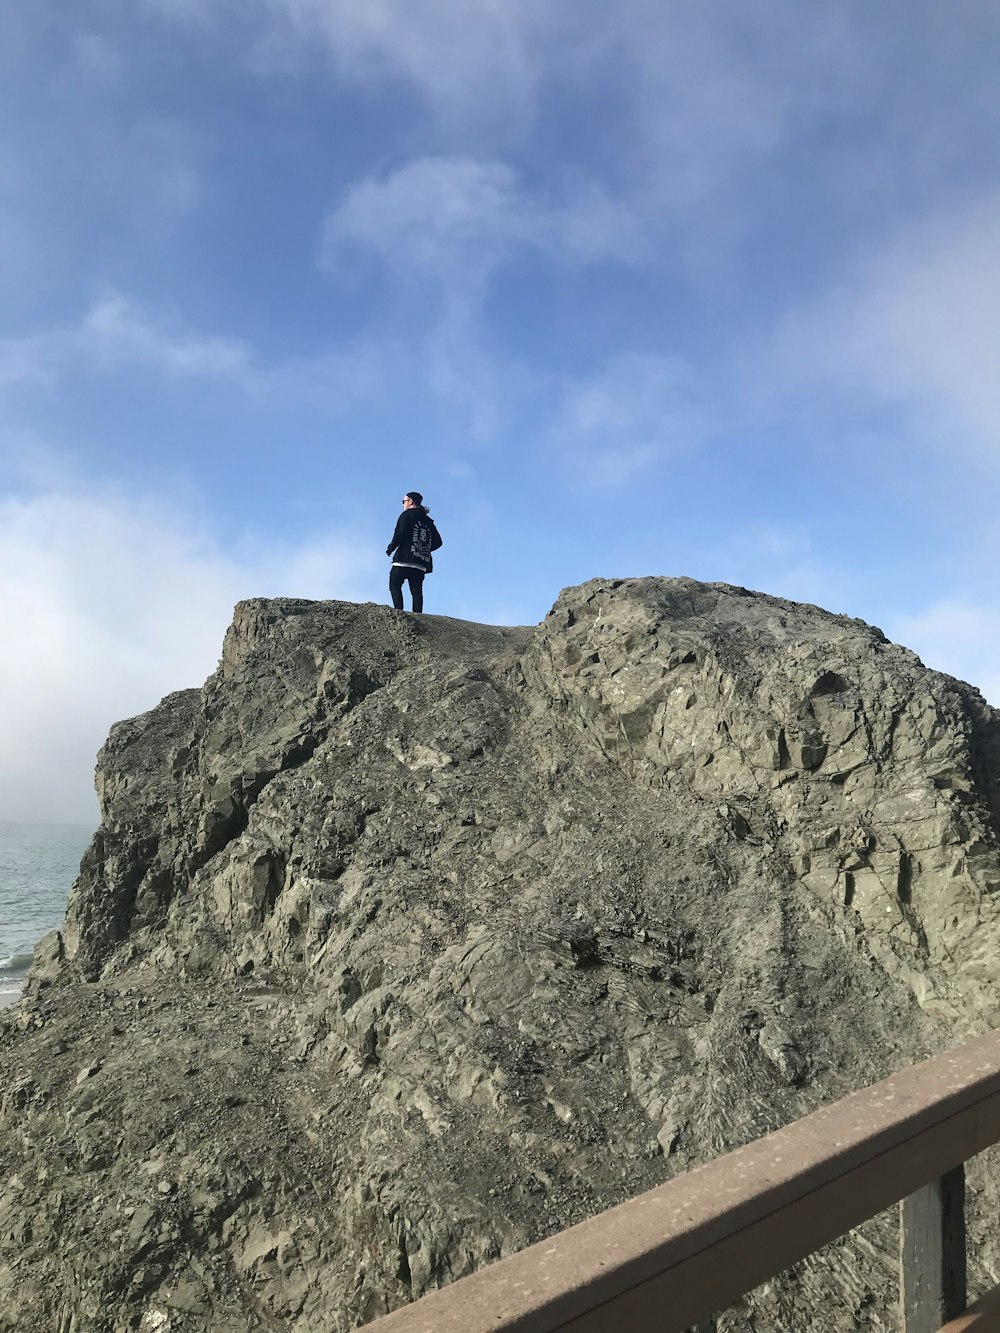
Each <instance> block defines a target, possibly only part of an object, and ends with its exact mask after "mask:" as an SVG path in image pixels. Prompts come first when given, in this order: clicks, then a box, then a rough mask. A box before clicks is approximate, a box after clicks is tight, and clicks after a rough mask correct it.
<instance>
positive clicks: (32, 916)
mask: <svg viewBox="0 0 1000 1333" xmlns="http://www.w3.org/2000/svg"><path fill="white" fill-rule="evenodd" d="M92 836H93V829H90V828H85V827H83V826H82V825H78V824H5V823H0V1006H3V1005H5V1004H11V1003H12V1002H13V1001H14V1000H16V999H17V997H18V996H19V995H20V993H21V987H22V985H23V984H24V977H25V973H26V972H27V970H28V968H29V966H30V965H31V952H32V950H33V949H34V947H35V945H36V944H37V943H38V941H39V940H40V939H41V938H42V936H43V935H47V934H48V932H49V931H50V930H55V929H57V928H58V927H59V926H60V925H62V920H63V917H64V916H65V914H66V897H67V895H68V893H69V891H70V889H71V888H72V886H73V881H74V880H75V879H76V876H77V872H78V871H79V868H80V857H81V856H82V855H83V852H84V849H85V848H86V846H87V844H88V842H89V841H90V839H91V837H92Z"/></svg>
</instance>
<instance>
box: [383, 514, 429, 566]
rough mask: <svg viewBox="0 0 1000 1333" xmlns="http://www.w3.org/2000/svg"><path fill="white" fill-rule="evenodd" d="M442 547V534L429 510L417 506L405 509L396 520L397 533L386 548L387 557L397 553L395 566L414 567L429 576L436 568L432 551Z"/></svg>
mask: <svg viewBox="0 0 1000 1333" xmlns="http://www.w3.org/2000/svg"><path fill="white" fill-rule="evenodd" d="M441 545H442V542H441V534H440V533H439V532H438V530H437V528H436V527H435V526H434V520H433V519H432V518H431V516H430V514H428V512H427V510H426V509H424V508H422V507H420V506H417V507H416V508H414V509H404V510H403V512H402V513H401V514H400V516H399V518H398V519H397V520H396V531H395V532H394V533H393V534H392V541H391V542H390V543H389V545H388V546H387V547H386V548H385V553H386V555H392V553H393V551H395V553H396V558H395V560H394V561H393V564H396V565H414V566H415V567H416V568H417V569H422V570H423V571H424V573H425V574H429V573H430V572H431V570H432V569H433V568H434V561H433V560H432V559H431V551H436V550H437V549H438V547H439V546H441Z"/></svg>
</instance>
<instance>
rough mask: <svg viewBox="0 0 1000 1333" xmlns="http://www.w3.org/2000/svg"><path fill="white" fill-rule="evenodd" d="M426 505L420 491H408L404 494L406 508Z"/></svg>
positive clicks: (404, 506) (417, 507)
mask: <svg viewBox="0 0 1000 1333" xmlns="http://www.w3.org/2000/svg"><path fill="white" fill-rule="evenodd" d="M423 507H424V497H423V496H422V495H421V494H420V492H419V491H407V492H406V494H405V495H404V496H403V508H404V509H422V508H423Z"/></svg>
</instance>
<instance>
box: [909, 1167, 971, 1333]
mask: <svg viewBox="0 0 1000 1333" xmlns="http://www.w3.org/2000/svg"><path fill="white" fill-rule="evenodd" d="M899 1304H900V1329H901V1333H938V1331H939V1329H940V1328H941V1325H942V1324H943V1323H945V1321H946V1320H949V1319H953V1318H954V1317H955V1316H956V1315H960V1314H961V1313H962V1311H963V1310H964V1309H965V1307H966V1287H965V1167H964V1166H957V1167H955V1168H954V1170H952V1171H948V1172H947V1173H946V1174H945V1175H943V1176H940V1177H938V1179H937V1180H932V1181H930V1182H929V1183H928V1184H926V1185H924V1186H923V1187H922V1188H921V1189H919V1190H917V1191H916V1192H915V1193H913V1194H911V1195H909V1196H908V1197H907V1198H905V1199H903V1200H902V1201H901V1202H900V1205H899Z"/></svg>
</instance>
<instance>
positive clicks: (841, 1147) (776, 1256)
mask: <svg viewBox="0 0 1000 1333" xmlns="http://www.w3.org/2000/svg"><path fill="white" fill-rule="evenodd" d="M998 1140H1000V1031H997V1032H991V1033H988V1034H987V1035H986V1036H984V1037H980V1038H978V1039H977V1040H976V1041H972V1042H969V1043H968V1044H967V1045H965V1046H960V1047H956V1048H955V1049H954V1050H951V1051H948V1052H946V1053H945V1054H943V1055H939V1056H935V1057H934V1058H933V1059H931V1060H926V1061H924V1062H923V1063H921V1064H918V1065H914V1066H913V1067H911V1068H909V1069H905V1070H903V1071H901V1072H900V1073H898V1074H894V1075H893V1076H892V1077H891V1078H888V1079H885V1080H884V1081H883V1082H881V1083H877V1084H875V1085H873V1086H872V1087H870V1088H866V1089H864V1090H863V1091H861V1092H857V1093H852V1094H851V1096H849V1097H845V1098H844V1099H843V1100H842V1101H839V1102H837V1103H835V1104H834V1105H832V1106H828V1107H824V1108H823V1109H822V1110H819V1111H816V1112H814V1113H813V1114H812V1115H809V1116H806V1117H805V1118H804V1119H802V1120H797V1121H795V1123H794V1124H791V1125H787V1126H786V1127H785V1128H784V1129H781V1130H778V1131H776V1132H775V1133H773V1134H768V1135H766V1136H765V1137H764V1138H762V1139H757V1140H756V1141H755V1142H754V1143H750V1144H747V1145H746V1146H745V1147H743V1148H739V1149H737V1150H736V1151H735V1152H732V1153H728V1154H727V1155H726V1156H725V1157H720V1158H717V1159H716V1160H715V1161H713V1162H709V1163H708V1164H707V1165H705V1166H701V1167H698V1168H696V1169H695V1170H693V1171H689V1172H687V1173H686V1174H685V1175H683V1176H679V1177H677V1178H676V1179H674V1180H671V1181H669V1182H667V1184H665V1185H661V1186H659V1187H658V1188H657V1189H654V1190H650V1191H649V1192H648V1193H646V1194H641V1195H639V1196H638V1197H637V1198H635V1199H632V1200H630V1201H629V1202H628V1203H624V1204H620V1205H619V1206H618V1207H616V1208H611V1209H608V1210H607V1211H606V1212H604V1213H600V1214H599V1215H598V1216H597V1217H593V1218H591V1219H589V1220H588V1221H586V1222H581V1223H580V1224H579V1225H578V1226H575V1227H570V1228H569V1229H568V1230H566V1231H562V1232H559V1233H558V1234H557V1235H555V1236H552V1237H550V1238H549V1239H548V1240H544V1241H540V1242H538V1243H537V1244H535V1245H532V1246H529V1247H528V1248H527V1249H525V1250H522V1251H520V1253H518V1254H514V1255H511V1256H510V1257H509V1258H507V1259H503V1260H500V1261H499V1262H498V1263H496V1264H491V1265H489V1266H488V1267H486V1268H483V1269H480V1270H479V1271H478V1272H476V1273H473V1274H472V1275H471V1276H470V1277H467V1278H463V1279H462V1280H461V1281H459V1282H456V1283H454V1284H453V1285H452V1286H449V1287H445V1288H442V1289H441V1290H440V1291H434V1292H431V1293H429V1294H428V1295H426V1296H425V1297H423V1299H421V1300H419V1301H416V1302H415V1303H414V1304H412V1305H409V1306H404V1307H403V1308H402V1309H399V1310H396V1311H394V1312H393V1313H392V1314H389V1315H386V1316H384V1317H383V1318H381V1319H378V1320H375V1321H374V1322H373V1323H372V1324H371V1325H369V1328H371V1330H372V1333H606V1331H607V1329H608V1328H612V1327H614V1328H618V1329H621V1330H623V1333H624V1330H635V1331H636V1333H639V1331H640V1330H645V1329H649V1328H655V1329H656V1330H657V1333H683V1331H684V1330H685V1329H687V1328H689V1327H690V1325H691V1324H694V1323H697V1322H698V1321H699V1320H701V1319H705V1318H707V1317H708V1316H709V1315H711V1314H714V1313H715V1312H716V1311H718V1310H722V1309H725V1307H726V1306H728V1305H731V1304H732V1303H733V1302H734V1301H735V1300H738V1299H739V1297H740V1296H742V1295H744V1294H745V1293H746V1292H748V1291H751V1290H752V1289H753V1288H754V1287H756V1286H759V1285H760V1283H762V1282H764V1281H766V1280H767V1279H768V1278H770V1277H773V1276H774V1275H775V1274H776V1273H779V1272H781V1271H782V1270H783V1269H785V1268H787V1267H789V1266H790V1265H791V1264H794V1263H796V1262H798V1261H799V1260H800V1259H803V1258H805V1257H806V1256H807V1255H809V1254H811V1253H812V1252H813V1251H814V1250H817V1249H819V1248H820V1246H822V1245H825V1244H827V1243H828V1242H829V1241H832V1240H835V1239H836V1238H837V1237H838V1236H841V1235H843V1234H844V1233H845V1232H846V1231H849V1230H850V1229H851V1228H852V1227H855V1226H858V1225H860V1223H862V1222H864V1221H866V1220H867V1219H868V1218H869V1217H872V1216H874V1214H876V1213H878V1212H881V1211H882V1210H883V1209H885V1208H889V1207H891V1206H892V1205H893V1204H895V1203H896V1202H897V1201H898V1200H900V1199H902V1198H904V1197H905V1196H906V1195H909V1194H912V1193H914V1192H915V1191H916V1190H918V1189H920V1188H921V1187H922V1186H924V1185H926V1184H927V1183H928V1182H930V1181H932V1180H934V1179H936V1178H937V1177H939V1176H943V1175H944V1174H945V1173H946V1172H948V1171H950V1170H951V1169H952V1168H954V1167H956V1166H958V1165H959V1164H960V1163H962V1162H964V1161H967V1160H968V1159H969V1158H970V1157H973V1156H975V1155H976V1154H977V1153H979V1152H981V1151H982V1150H983V1149H984V1148H987V1147H989V1146H990V1145H991V1144H993V1143H995V1142H997V1141H998ZM976 1333H980V1331H979V1330H978V1329H977V1330H976Z"/></svg>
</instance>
